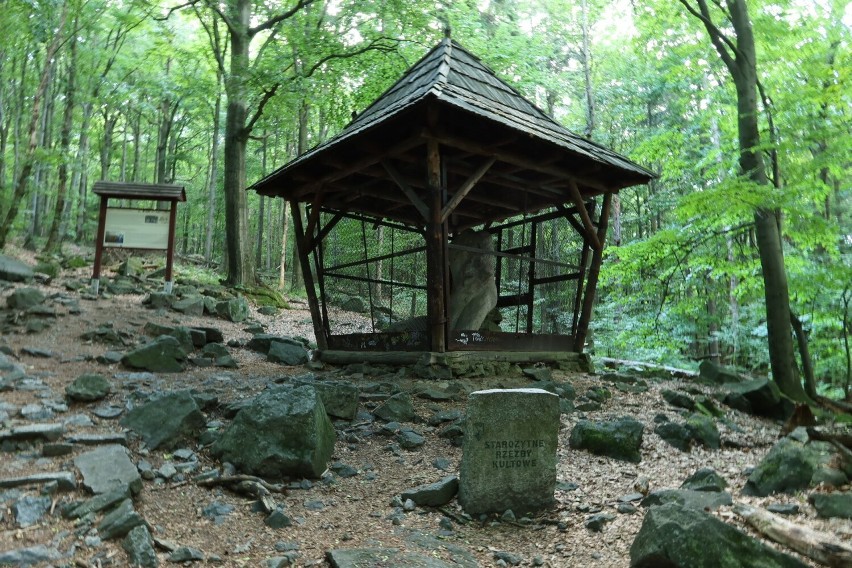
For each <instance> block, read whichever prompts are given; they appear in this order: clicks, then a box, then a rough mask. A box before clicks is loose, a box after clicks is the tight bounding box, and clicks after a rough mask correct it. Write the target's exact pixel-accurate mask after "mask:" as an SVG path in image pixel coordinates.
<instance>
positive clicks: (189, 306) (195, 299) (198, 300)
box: [172, 294, 204, 316]
mask: <svg viewBox="0 0 852 568" xmlns="http://www.w3.org/2000/svg"><path fill="white" fill-rule="evenodd" d="M172 309H173V310H174V311H176V312H180V313H182V314H185V315H188V316H201V315H204V296H201V295H199V294H193V295H191V296H184V297H183V298H181V299H180V300H177V301H175V302H173V303H172Z"/></svg>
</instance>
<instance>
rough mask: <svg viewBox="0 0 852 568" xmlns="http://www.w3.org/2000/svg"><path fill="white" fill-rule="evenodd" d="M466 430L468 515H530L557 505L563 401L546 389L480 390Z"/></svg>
mask: <svg viewBox="0 0 852 568" xmlns="http://www.w3.org/2000/svg"><path fill="white" fill-rule="evenodd" d="M465 425H466V426H465V434H464V444H463V446H462V450H463V455H462V461H461V471H460V476H459V503H460V504H461V506H462V507H463V508H464V510H465V511H466V512H467V513H469V514H474V515H476V514H481V513H502V512H504V511H506V510H507V509H511V510H512V511H515V512H516V513H527V512H531V511H535V510H538V509H542V508H545V507H548V506H550V505H551V504H552V503H553V501H554V499H553V493H554V491H555V489H556V446H557V442H558V434H559V397H558V396H556V395H555V394H553V393H549V392H547V391H545V390H541V389H493V390H483V391H476V392H473V393H471V394H470V400H469V402H468V408H467V417H466V422H465Z"/></svg>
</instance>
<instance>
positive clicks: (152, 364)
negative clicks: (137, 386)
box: [121, 335, 186, 373]
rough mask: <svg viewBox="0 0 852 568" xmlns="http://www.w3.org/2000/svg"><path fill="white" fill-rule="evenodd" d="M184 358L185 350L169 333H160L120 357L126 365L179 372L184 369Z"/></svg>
mask: <svg viewBox="0 0 852 568" xmlns="http://www.w3.org/2000/svg"><path fill="white" fill-rule="evenodd" d="M185 360H186V352H185V351H184V350H183V349H182V348H181V346H180V342H179V341H178V340H177V339H175V338H174V337H172V336H170V335H161V336H160V337H158V338H156V339H154V340H152V341H150V342H148V343H146V344H144V345H142V346H141V347H138V348H136V349H134V350H133V351H130V352H128V353H125V355H124V357H122V358H121V362H122V364H124V365H125V366H127V367H130V368H133V369H141V370H143V371H150V372H152V373H179V372H181V371H183V370H184V361H185Z"/></svg>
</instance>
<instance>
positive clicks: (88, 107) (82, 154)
mask: <svg viewBox="0 0 852 568" xmlns="http://www.w3.org/2000/svg"><path fill="white" fill-rule="evenodd" d="M93 112H94V107H93V106H92V103H91V102H87V103H84V104H83V123H82V125H81V126H80V141H79V150H78V151H77V167H78V168H79V171H80V177H79V179H78V183H79V185H78V189H77V226H76V230H75V231H74V235H75V237H74V238H75V240H76V241H77V242H78V243H81V242H83V239H84V237H85V234H84V230H85V223H86V195H87V193H88V192H87V189H88V183H89V179H88V176H87V174H86V172H87V171H88V168H87V167H86V166H87V165H88V161H89V158H88V157H89V125H90V124H91V120H92V113H93Z"/></svg>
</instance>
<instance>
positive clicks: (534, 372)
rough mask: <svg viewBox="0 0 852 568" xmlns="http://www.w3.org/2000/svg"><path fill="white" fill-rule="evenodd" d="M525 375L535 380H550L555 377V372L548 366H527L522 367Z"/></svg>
mask: <svg viewBox="0 0 852 568" xmlns="http://www.w3.org/2000/svg"><path fill="white" fill-rule="evenodd" d="M521 372H522V373H523V374H524V376H525V377H529V378H530V379H532V380H534V381H549V380H552V379H553V373H552V372H551V371H550V369H548V368H547V367H527V368H525V369H521Z"/></svg>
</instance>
